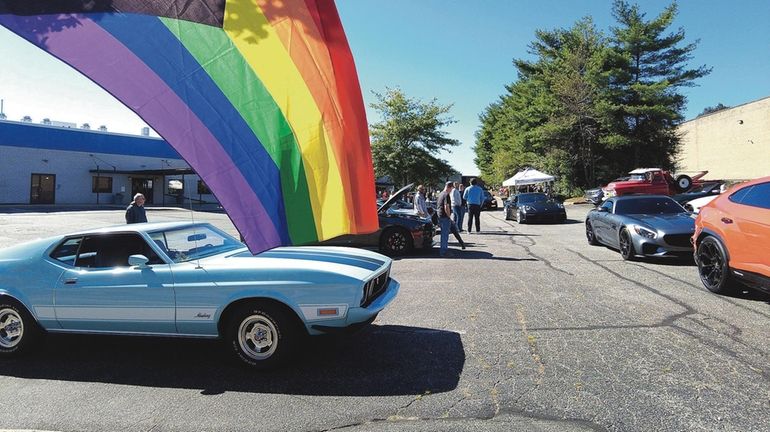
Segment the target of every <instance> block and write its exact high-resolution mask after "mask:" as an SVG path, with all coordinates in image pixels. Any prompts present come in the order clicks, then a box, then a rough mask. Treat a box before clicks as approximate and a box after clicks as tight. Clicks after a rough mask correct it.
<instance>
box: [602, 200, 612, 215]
mask: <svg viewBox="0 0 770 432" xmlns="http://www.w3.org/2000/svg"><path fill="white" fill-rule="evenodd" d="M601 208H603V209H606V210H607V212H608V213H612V201H605V202H604V204H602V205H601Z"/></svg>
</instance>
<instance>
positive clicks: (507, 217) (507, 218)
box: [505, 209, 513, 220]
mask: <svg viewBox="0 0 770 432" xmlns="http://www.w3.org/2000/svg"><path fill="white" fill-rule="evenodd" d="M505 220H513V218H512V217H511V210H510V209H505Z"/></svg>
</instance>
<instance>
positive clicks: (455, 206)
mask: <svg viewBox="0 0 770 432" xmlns="http://www.w3.org/2000/svg"><path fill="white" fill-rule="evenodd" d="M451 198H452V218H454V220H455V225H457V228H458V229H459V230H460V232H462V230H463V195H462V192H461V191H460V185H459V184H458V183H457V182H454V189H452V195H451Z"/></svg>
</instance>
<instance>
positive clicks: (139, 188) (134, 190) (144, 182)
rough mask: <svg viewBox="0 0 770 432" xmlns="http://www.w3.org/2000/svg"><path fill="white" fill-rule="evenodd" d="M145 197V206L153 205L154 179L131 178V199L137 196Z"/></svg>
mask: <svg viewBox="0 0 770 432" xmlns="http://www.w3.org/2000/svg"><path fill="white" fill-rule="evenodd" d="M138 193H140V194H142V195H144V199H145V204H152V179H151V178H143V177H133V178H131V199H132V200H133V199H134V195H136V194H138Z"/></svg>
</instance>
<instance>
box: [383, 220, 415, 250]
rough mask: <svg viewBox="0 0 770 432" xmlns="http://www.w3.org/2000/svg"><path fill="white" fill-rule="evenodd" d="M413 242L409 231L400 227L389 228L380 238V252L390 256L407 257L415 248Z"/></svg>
mask: <svg viewBox="0 0 770 432" xmlns="http://www.w3.org/2000/svg"><path fill="white" fill-rule="evenodd" d="M413 242H414V240H413V239H412V235H411V234H409V231H407V230H405V229H403V228H398V227H392V228H388V229H386V230H385V231H383V233H382V236H381V237H380V251H382V253H384V254H385V255H390V256H398V255H406V254H408V253H409V252H411V251H412V248H414V244H412V243H413Z"/></svg>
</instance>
